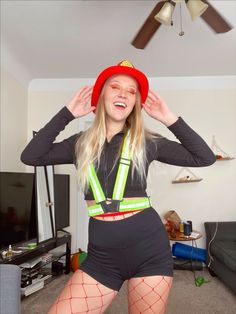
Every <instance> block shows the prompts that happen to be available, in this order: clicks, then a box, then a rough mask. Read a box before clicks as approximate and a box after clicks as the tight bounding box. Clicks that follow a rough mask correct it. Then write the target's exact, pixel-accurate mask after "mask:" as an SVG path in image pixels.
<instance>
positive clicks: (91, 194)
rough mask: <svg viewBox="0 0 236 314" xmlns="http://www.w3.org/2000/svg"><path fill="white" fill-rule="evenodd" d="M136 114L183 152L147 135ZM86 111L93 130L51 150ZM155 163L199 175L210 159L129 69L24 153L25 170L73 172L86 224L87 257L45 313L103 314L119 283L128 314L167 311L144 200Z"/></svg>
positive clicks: (167, 267)
mask: <svg viewBox="0 0 236 314" xmlns="http://www.w3.org/2000/svg"><path fill="white" fill-rule="evenodd" d="M90 97H91V107H90V108H87V106H86V105H87V103H88V101H89V99H90ZM142 108H144V110H145V111H146V112H147V114H148V115H149V116H150V117H152V118H153V119H155V120H157V121H160V122H161V123H163V124H164V125H165V126H166V127H168V128H169V130H170V131H171V132H173V133H174V135H175V136H176V137H177V138H178V139H179V141H180V143H178V142H175V141H170V140H168V139H166V138H163V137H162V136H160V135H157V134H152V133H151V132H148V131H147V130H146V129H145V128H144V125H143V121H142V117H141V110H142ZM91 111H94V112H95V119H94V122H93V124H92V126H91V127H90V129H88V130H87V131H85V132H81V133H80V134H77V135H73V136H71V137H69V138H67V139H65V140H64V141H62V142H60V143H53V142H54V140H55V138H56V136H57V135H58V134H59V132H60V131H62V130H63V129H64V128H65V126H66V125H67V124H68V123H69V122H70V121H71V120H73V119H74V118H80V117H82V116H84V115H86V114H88V113H90V112H91ZM153 160H159V161H161V162H165V163H168V164H172V165H177V166H190V167H202V166H208V165H211V164H212V163H214V162H215V156H214V154H213V153H212V151H211V150H210V148H209V147H208V146H207V144H206V143H205V142H204V141H203V139H202V138H201V137H200V136H199V135H198V134H196V133H195V132H194V131H193V130H192V129H191V128H190V127H189V126H188V125H187V124H186V123H185V122H184V121H183V119H182V118H178V117H177V116H176V115H175V114H174V113H173V112H172V111H171V110H170V109H169V108H168V106H167V105H166V104H165V102H164V101H163V100H162V99H161V98H160V97H159V95H158V94H157V93H156V92H154V91H151V90H149V85H148V80H147V77H146V76H145V74H143V73H142V72H141V71H139V70H137V69H135V68H134V66H133V65H132V64H131V63H130V62H128V61H123V62H121V63H119V64H118V65H116V66H111V67H108V68H107V69H105V70H103V71H102V72H101V73H100V75H99V76H98V78H97V80H96V82H95V85H94V87H84V88H82V89H81V90H80V91H79V92H78V93H77V94H76V95H75V96H74V98H73V99H72V100H71V101H70V102H69V103H68V105H67V106H66V107H64V108H63V109H62V110H61V111H59V113H58V114H57V115H56V116H55V117H54V118H53V119H52V120H51V121H50V122H49V123H48V124H47V125H46V126H45V127H44V128H43V129H41V130H40V131H39V132H38V134H37V135H36V136H35V137H34V138H33V139H32V141H31V142H30V143H29V144H28V146H27V147H26V148H25V150H24V152H23V153H22V161H23V162H24V163H26V164H28V165H34V166H39V165H49V164H53V165H55V164H64V163H74V164H76V167H77V172H78V178H79V181H80V183H81V184H82V186H83V189H84V193H85V200H86V201H87V205H88V210H89V215H90V216H91V217H90V221H89V244H88V256H87V258H86V260H85V261H84V262H83V264H82V265H81V268H80V269H79V270H78V271H77V272H75V274H74V275H73V276H72V278H71V280H70V281H69V283H68V284H67V286H66V287H65V288H64V290H63V291H62V292H61V294H60V296H59V297H58V299H57V300H56V302H55V304H54V305H53V306H52V307H51V309H50V310H49V313H57V314H59V313H63V314H66V313H104V311H105V310H106V308H107V307H108V306H109V304H110V303H111V301H112V300H113V298H114V297H115V296H116V294H117V292H118V291H119V289H120V287H121V286H122V284H123V282H124V281H125V280H128V301H129V313H132V314H133V313H164V312H165V308H166V303H167V299H168V295H169V292H170V288H171V285H172V276H173V265H172V256H171V250H170V245H169V241H168V237H167V234H166V231H165V228H164V227H163V224H162V222H161V220H160V217H159V216H158V214H157V212H156V211H155V210H154V209H153V208H152V207H151V204H150V200H149V198H148V197H147V194H146V177H147V172H148V167H149V165H150V163H151V162H152V161H153Z"/></svg>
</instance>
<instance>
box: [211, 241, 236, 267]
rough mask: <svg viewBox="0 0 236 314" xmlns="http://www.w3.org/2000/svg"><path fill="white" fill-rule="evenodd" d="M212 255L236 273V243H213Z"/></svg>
mask: <svg viewBox="0 0 236 314" xmlns="http://www.w3.org/2000/svg"><path fill="white" fill-rule="evenodd" d="M210 248H211V250H210V251H211V255H212V256H213V258H214V256H216V257H217V258H218V259H219V260H220V261H221V262H222V263H224V264H225V265H226V266H227V267H228V268H229V269H231V270H232V271H233V272H236V241H213V242H212V243H211V246H210Z"/></svg>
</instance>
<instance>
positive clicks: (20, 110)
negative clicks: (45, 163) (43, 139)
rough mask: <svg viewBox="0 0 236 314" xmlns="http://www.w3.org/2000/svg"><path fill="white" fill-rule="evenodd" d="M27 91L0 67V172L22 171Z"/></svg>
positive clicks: (25, 132)
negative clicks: (21, 159) (21, 157)
mask: <svg viewBox="0 0 236 314" xmlns="http://www.w3.org/2000/svg"><path fill="white" fill-rule="evenodd" d="M27 104H28V90H27V88H26V87H25V85H24V84H22V83H21V82H20V81H19V80H18V79H16V78H15V77H14V75H13V74H11V73H9V72H8V71H6V70H5V69H4V68H2V67H1V107H0V108H1V126H0V130H1V132H0V143H1V147H0V148H1V152H0V170H1V171H11V172H12V171H16V172H17V171H19V172H21V171H24V170H25V166H24V165H23V164H22V163H21V161H20V157H19V156H20V153H21V151H22V149H23V147H24V146H25V142H26V139H27Z"/></svg>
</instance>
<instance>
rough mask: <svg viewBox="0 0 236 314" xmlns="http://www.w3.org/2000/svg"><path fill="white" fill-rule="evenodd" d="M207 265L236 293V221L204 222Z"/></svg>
mask: <svg viewBox="0 0 236 314" xmlns="http://www.w3.org/2000/svg"><path fill="white" fill-rule="evenodd" d="M204 225H205V230H206V248H207V267H208V270H209V272H210V274H211V275H216V276H217V277H219V278H220V279H221V280H222V281H223V282H224V283H225V284H226V285H227V286H228V287H229V288H230V289H232V291H233V292H234V293H235V294H236V221H226V222H205V223H204Z"/></svg>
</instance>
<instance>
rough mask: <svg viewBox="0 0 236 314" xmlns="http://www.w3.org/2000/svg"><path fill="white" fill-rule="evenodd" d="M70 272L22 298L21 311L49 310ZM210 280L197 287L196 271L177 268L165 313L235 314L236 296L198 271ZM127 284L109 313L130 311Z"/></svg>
mask: <svg viewBox="0 0 236 314" xmlns="http://www.w3.org/2000/svg"><path fill="white" fill-rule="evenodd" d="M69 276H70V275H61V276H59V277H57V278H56V279H54V280H53V281H51V282H50V283H49V284H47V285H46V286H45V287H44V288H43V289H42V290H40V291H38V292H36V293H34V294H32V295H30V296H29V297H27V298H24V299H23V300H22V314H31V313H32V314H46V313H47V309H48V308H49V306H50V304H52V303H53V300H54V299H55V298H56V296H57V295H58V294H59V292H60V290H61V289H62V288H63V286H64V284H65V283H66V282H67V280H68V279H69ZM197 276H204V278H205V279H206V280H210V282H209V283H206V284H204V285H202V286H201V287H196V286H195V284H194V278H193V273H192V272H191V271H187V270H175V273H174V284H173V288H172V290H171V294H170V298H169V302H168V307H167V311H166V314H235V313H236V296H235V295H234V294H233V293H232V292H231V291H230V290H229V289H228V288H227V287H226V286H225V285H224V284H223V283H221V282H220V281H219V280H218V279H217V278H216V277H211V276H210V275H209V274H208V271H207V270H205V269H204V270H203V271H198V272H197ZM127 313H128V311H127V299H126V284H124V285H123V287H122V288H121V290H120V291H119V294H118V296H117V297H116V299H115V300H114V301H113V303H112V304H111V306H110V307H109V309H108V310H107V311H106V314H127Z"/></svg>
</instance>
